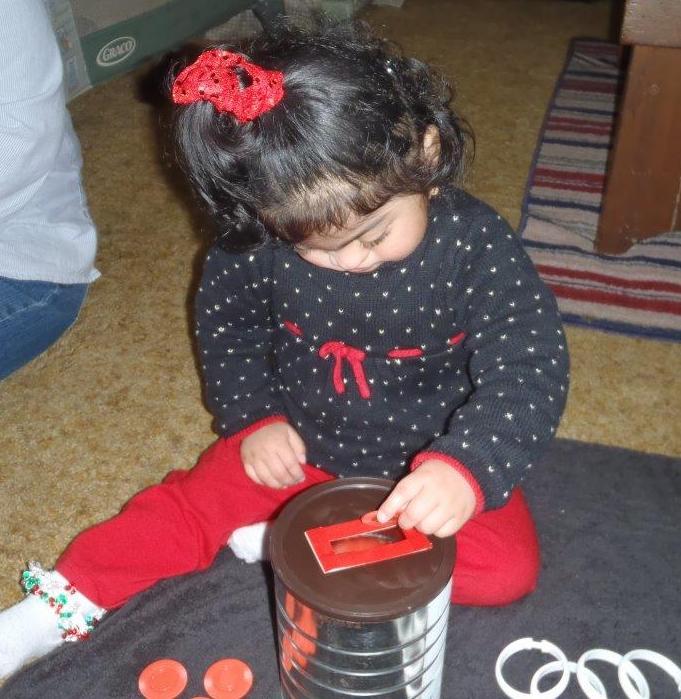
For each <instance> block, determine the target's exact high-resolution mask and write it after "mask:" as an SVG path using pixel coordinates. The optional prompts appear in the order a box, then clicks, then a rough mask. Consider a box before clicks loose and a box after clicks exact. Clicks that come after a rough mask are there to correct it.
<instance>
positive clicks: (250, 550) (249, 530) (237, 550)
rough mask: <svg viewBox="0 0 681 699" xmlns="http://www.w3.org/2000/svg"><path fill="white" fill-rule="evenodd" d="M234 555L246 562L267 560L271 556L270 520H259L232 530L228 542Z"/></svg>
mask: <svg viewBox="0 0 681 699" xmlns="http://www.w3.org/2000/svg"><path fill="white" fill-rule="evenodd" d="M227 543H228V544H229V547H230V548H231V549H232V551H234V555H235V556H236V557H237V558H241V560H243V561H246V563H255V562H256V561H262V560H267V559H268V558H269V557H270V556H269V522H257V523H256V524H251V525H249V526H247V527H240V528H239V529H235V530H234V531H233V532H232V536H230V537H229V541H228V542H227Z"/></svg>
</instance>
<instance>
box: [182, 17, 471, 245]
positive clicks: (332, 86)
mask: <svg viewBox="0 0 681 699" xmlns="http://www.w3.org/2000/svg"><path fill="white" fill-rule="evenodd" d="M217 48H223V49H227V48H229V47H227V46H225V45H220V46H217ZM232 50H233V49H232ZM242 53H243V55H244V56H245V57H246V59H247V60H249V61H252V62H253V63H256V64H258V65H260V66H262V67H264V68H267V69H269V70H279V71H281V72H282V73H283V75H284V97H283V99H282V100H281V102H279V104H278V105H276V106H275V107H274V108H273V109H271V110H270V111H269V112H266V113H265V114H262V115H261V116H259V117H257V118H256V119H255V120H253V121H251V122H247V123H240V122H239V121H237V119H236V118H235V117H233V116H232V115H231V114H225V113H219V112H217V111H216V110H215V109H214V108H213V106H212V105H211V104H210V103H208V102H195V103H192V104H190V105H188V106H183V107H177V108H176V113H175V116H174V124H173V126H174V140H175V142H176V145H177V151H178V156H179V162H180V164H181V166H182V167H183V169H184V170H185V172H186V173H187V175H188V177H189V179H190V182H191V184H192V186H193V188H194V189H195V190H196V192H197V193H198V194H199V195H200V197H201V198H202V199H203V201H204V202H205V204H206V205H207V207H208V210H209V213H210V214H211V216H212V218H213V220H214V221H215V223H216V225H217V234H218V242H219V244H220V245H221V246H223V247H224V248H225V249H228V250H243V249H247V248H249V247H255V246H257V245H259V244H262V243H263V242H264V241H265V240H267V239H268V237H270V236H274V237H277V238H282V239H284V240H287V241H290V242H293V243H296V242H301V241H303V240H304V239H305V238H306V237H307V236H308V235H310V234H311V233H313V232H318V233H320V232H324V231H329V230H331V229H334V228H341V227H343V225H344V224H345V222H346V221H347V219H348V217H349V216H350V215H351V214H353V213H354V214H358V215H360V216H362V215H366V214H368V213H370V212H372V211H374V210H376V209H377V208H379V207H380V206H382V205H383V204H385V203H386V202H387V201H389V200H390V199H391V198H393V197H394V196H397V195H405V194H414V193H423V194H427V193H428V192H429V191H431V190H432V189H433V188H435V187H441V186H442V185H443V184H446V183H448V182H457V181H460V179H461V177H462V174H463V171H464V169H465V166H466V163H467V161H468V159H469V154H470V152H471V151H472V148H470V146H471V144H472V135H471V133H470V130H469V129H468V127H467V125H466V124H465V122H464V121H463V120H462V119H461V118H460V117H459V116H457V115H456V114H455V113H454V112H453V111H452V109H451V108H450V106H449V102H450V99H451V91H450V88H449V85H448V84H447V82H446V81H445V79H444V78H443V77H442V76H440V75H439V74H438V73H436V72H435V71H434V70H433V69H432V68H430V67H429V66H428V65H426V64H425V63H423V62H421V61H419V60H417V59H415V58H408V57H404V56H403V55H401V53H400V52H399V50H398V49H397V48H396V47H395V46H394V45H393V44H391V43H389V42H387V41H384V40H381V39H379V38H377V37H376V36H375V35H374V34H373V33H372V32H371V30H370V29H369V27H368V26H367V25H366V24H365V23H362V22H357V21H355V22H341V23H329V22H317V24H316V26H315V27H314V28H313V29H302V28H300V27H295V26H293V25H292V24H290V23H288V22H286V21H281V22H280V23H279V24H278V25H275V28H274V31H272V32H271V33H270V34H267V35H265V34H263V35H261V36H259V37H257V38H255V39H254V40H253V41H252V42H251V43H250V44H249V45H248V46H247V47H246V48H245V49H244V50H243V51H242ZM175 72H177V70H176V71H175ZM171 78H172V76H171ZM430 125H434V126H435V127H437V131H438V132H439V155H438V156H437V158H435V159H434V158H433V157H432V156H431V157H429V156H428V154H427V153H426V152H425V151H424V148H423V139H424V135H425V133H426V129H427V128H428V127H429V126H430Z"/></svg>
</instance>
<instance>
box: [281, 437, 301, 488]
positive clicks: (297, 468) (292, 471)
mask: <svg viewBox="0 0 681 699" xmlns="http://www.w3.org/2000/svg"><path fill="white" fill-rule="evenodd" d="M278 457H279V459H280V461H281V463H282V465H283V466H284V468H285V469H286V473H285V474H283V475H284V479H285V482H286V485H293V484H294V483H300V481H301V480H303V479H304V478H305V474H304V473H303V469H302V466H301V465H300V461H299V460H298V456H297V455H296V453H295V451H294V450H293V449H292V448H291V447H289V446H287V447H286V448H284V449H281V450H280V451H279V453H278Z"/></svg>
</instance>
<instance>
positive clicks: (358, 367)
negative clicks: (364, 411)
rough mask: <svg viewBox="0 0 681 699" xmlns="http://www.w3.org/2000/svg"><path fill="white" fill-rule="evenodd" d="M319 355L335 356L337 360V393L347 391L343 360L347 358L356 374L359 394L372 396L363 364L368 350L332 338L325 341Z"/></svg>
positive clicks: (335, 365)
mask: <svg viewBox="0 0 681 699" xmlns="http://www.w3.org/2000/svg"><path fill="white" fill-rule="evenodd" d="M319 356H320V357H321V358H322V359H326V358H327V357H329V356H333V358H334V359H335V360H336V361H335V363H334V365H333V385H334V388H335V389H336V393H338V394H342V393H345V382H344V381H343V360H344V359H346V360H347V361H348V363H349V364H350V366H351V367H352V373H353V374H354V376H355V382H356V383H357V390H358V391H359V395H360V396H362V398H365V399H366V398H369V397H370V396H371V389H370V388H369V384H368V382H367V378H366V375H365V373H364V365H363V364H362V362H363V361H364V358H365V357H366V352H364V351H363V350H361V349H357V347H352V346H351V345H346V344H345V343H344V342H341V341H340V340H331V341H330V342H325V343H324V344H323V345H322V346H321V347H320V348H319Z"/></svg>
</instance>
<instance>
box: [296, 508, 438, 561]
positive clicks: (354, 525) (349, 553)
mask: <svg viewBox="0 0 681 699" xmlns="http://www.w3.org/2000/svg"><path fill="white" fill-rule="evenodd" d="M391 530H392V531H391ZM305 538H306V539H307V541H308V543H309V544H310V547H311V548H312V552H313V553H314V555H315V558H316V559H317V562H318V563H319V566H320V568H321V569H322V571H323V572H324V573H325V574H327V573H334V572H337V571H339V570H347V569H348V568H358V567H359V566H365V565H372V564H374V563H381V562H382V561H389V560H392V559H395V558H402V557H403V556H410V555H412V554H415V553H420V552H422V551H429V550H430V549H432V548H433V544H432V542H431V541H430V539H428V537H427V536H425V534H422V533H421V532H419V531H417V530H416V529H401V528H399V527H398V526H397V523H396V521H395V520H390V521H388V522H385V523H383V524H381V523H380V522H378V520H377V519H376V514H375V513H374V512H369V513H367V514H366V515H363V516H362V517H360V518H358V519H351V520H348V521H346V522H339V523H338V524H331V525H327V526H323V527H314V528H313V529H308V530H306V532H305Z"/></svg>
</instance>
